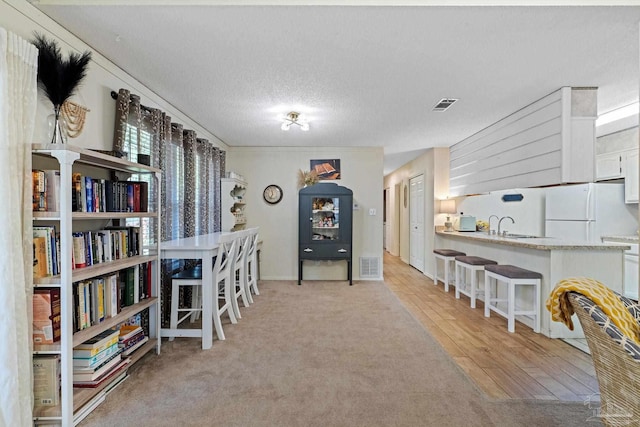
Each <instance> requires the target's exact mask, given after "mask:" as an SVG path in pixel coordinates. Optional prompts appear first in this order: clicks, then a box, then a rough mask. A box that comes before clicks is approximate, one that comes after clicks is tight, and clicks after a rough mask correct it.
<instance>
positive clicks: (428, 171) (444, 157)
mask: <svg viewBox="0 0 640 427" xmlns="http://www.w3.org/2000/svg"><path fill="white" fill-rule="evenodd" d="M418 175H424V217H425V223H424V229H425V236H424V238H425V246H424V253H425V260H424V274H425V275H426V276H428V277H433V271H434V260H433V256H432V253H433V249H434V238H435V233H434V229H435V226H437V225H443V224H444V221H445V217H446V216H445V215H444V214H440V213H438V209H439V203H438V202H437V200H440V199H444V198H446V197H447V196H448V191H449V148H432V149H429V150H427V152H426V153H425V154H423V155H422V156H420V157H418V158H416V159H414V160H412V161H410V162H409V163H407V164H405V165H403V166H402V167H400V168H398V169H396V170H395V171H393V172H391V173H390V174H388V175H387V176H385V178H384V188H390V189H391V191H390V192H389V196H390V197H391V200H390V201H389V204H390V206H391V207H392V209H391V212H387V224H388V226H389V227H391V230H392V232H390V233H389V241H388V242H387V250H388V251H389V253H391V254H392V255H396V256H399V257H400V259H402V261H404V262H406V263H409V255H410V254H409V209H408V207H405V205H404V187H405V185H406V186H408V185H409V180H410V179H411V178H413V177H415V176H418ZM395 188H399V189H400V191H399V192H398V193H399V194H396V191H395V190H394V189H395ZM394 206H396V207H397V206H399V211H396V210H395V209H394V208H393V207H394ZM393 230H397V231H393Z"/></svg>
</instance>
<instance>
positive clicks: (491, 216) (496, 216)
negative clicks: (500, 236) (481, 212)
mask: <svg viewBox="0 0 640 427" xmlns="http://www.w3.org/2000/svg"><path fill="white" fill-rule="evenodd" d="M493 217H495V218H496V219H497V220H498V221H500V219H499V218H498V215H489V231H488V233H489V234H491V231H494V230H491V218H493ZM494 232H495V231H494Z"/></svg>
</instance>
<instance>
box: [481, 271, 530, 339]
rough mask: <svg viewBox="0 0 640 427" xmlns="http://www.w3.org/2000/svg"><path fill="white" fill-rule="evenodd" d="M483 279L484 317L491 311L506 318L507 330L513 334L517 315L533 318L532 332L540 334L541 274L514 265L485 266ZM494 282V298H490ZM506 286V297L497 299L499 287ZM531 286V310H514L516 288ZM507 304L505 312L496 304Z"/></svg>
mask: <svg viewBox="0 0 640 427" xmlns="http://www.w3.org/2000/svg"><path fill="white" fill-rule="evenodd" d="M484 275H485V279H484V289H485V290H484V292H485V302H484V317H489V316H490V313H491V310H493V311H495V312H496V313H498V314H499V315H501V316H503V317H506V318H507V330H508V331H509V332H515V323H516V320H515V317H516V316H517V315H523V316H534V319H533V331H534V332H536V333H540V279H541V278H542V274H540V273H538V272H536V271H531V270H525V269H524V268H520V267H516V266H515V265H487V266H486V267H485V272H484ZM494 281H495V284H496V296H495V297H492V296H491V285H492V284H493V282H494ZM500 284H504V285H506V286H507V297H506V298H499V297H498V294H499V292H498V291H499V289H498V287H499V285H500ZM517 286H533V291H534V298H533V299H534V301H533V309H530V310H523V309H517V308H516V287H517ZM501 302H502V303H504V302H506V303H507V311H506V312H505V311H504V310H501V309H500V308H498V303H501Z"/></svg>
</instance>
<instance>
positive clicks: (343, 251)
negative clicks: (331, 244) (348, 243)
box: [338, 249, 347, 253]
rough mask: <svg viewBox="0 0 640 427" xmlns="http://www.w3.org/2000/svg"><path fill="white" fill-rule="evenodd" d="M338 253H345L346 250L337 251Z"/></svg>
mask: <svg viewBox="0 0 640 427" xmlns="http://www.w3.org/2000/svg"><path fill="white" fill-rule="evenodd" d="M338 252H340V253H345V252H347V250H346V249H338Z"/></svg>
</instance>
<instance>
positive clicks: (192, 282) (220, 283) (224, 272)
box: [160, 233, 238, 345]
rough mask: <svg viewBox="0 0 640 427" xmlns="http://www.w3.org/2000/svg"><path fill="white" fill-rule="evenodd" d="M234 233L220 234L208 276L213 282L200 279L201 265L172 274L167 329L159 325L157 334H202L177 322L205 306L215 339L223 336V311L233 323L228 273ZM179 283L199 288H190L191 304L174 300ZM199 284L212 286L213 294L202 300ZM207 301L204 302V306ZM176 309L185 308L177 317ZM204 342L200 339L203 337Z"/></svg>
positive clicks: (178, 310) (201, 331) (203, 319)
mask: <svg viewBox="0 0 640 427" xmlns="http://www.w3.org/2000/svg"><path fill="white" fill-rule="evenodd" d="M236 237H237V236H236V235H235V234H234V233H228V234H224V235H222V236H220V238H219V241H218V242H219V246H218V252H217V254H216V257H215V261H214V263H213V270H212V276H213V277H212V278H213V283H203V280H202V267H201V266H197V267H194V268H193V269H189V270H186V272H181V273H178V274H176V275H174V276H173V278H172V283H171V291H172V293H171V314H170V325H169V328H168V329H162V330H161V331H160V334H161V336H163V337H168V338H169V340H173V338H175V337H194V338H202V337H203V328H202V327H201V328H200V329H196V328H178V325H179V324H180V323H181V322H182V321H184V320H185V319H186V318H187V317H189V316H191V318H192V321H193V320H195V316H197V313H203V312H204V311H205V310H204V309H203V307H206V308H207V309H208V308H209V307H211V313H212V316H213V324H214V326H215V329H216V333H217V335H218V339H219V340H224V339H225V336H224V331H223V330H222V318H221V316H222V314H223V313H225V312H226V313H227V315H228V316H229V320H230V321H231V323H237V322H238V321H237V319H236V316H235V314H234V312H233V306H232V303H231V299H232V297H233V296H232V295H233V293H232V287H233V285H234V284H235V281H234V280H233V278H232V276H231V274H232V269H233V260H234V259H235V257H236V250H237V242H236ZM180 286H191V287H192V289H198V288H199V289H200V292H198V291H194V293H193V294H192V299H191V307H188V308H178V305H179V304H178V301H179V295H180ZM203 286H212V287H213V298H211V299H210V300H204V299H203V298H202V295H203V293H202V292H201V291H202V287H203ZM204 304H208V306H204ZM180 312H187V314H185V315H184V316H183V317H182V318H181V319H178V314H179V313H180ZM211 320H212V319H211V318H208V319H207V318H204V317H203V318H202V324H203V325H204V322H211ZM203 345H204V340H203Z"/></svg>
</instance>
